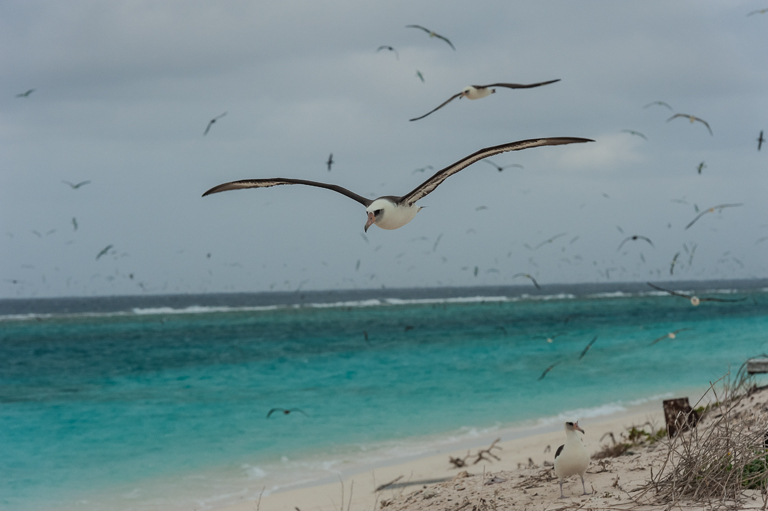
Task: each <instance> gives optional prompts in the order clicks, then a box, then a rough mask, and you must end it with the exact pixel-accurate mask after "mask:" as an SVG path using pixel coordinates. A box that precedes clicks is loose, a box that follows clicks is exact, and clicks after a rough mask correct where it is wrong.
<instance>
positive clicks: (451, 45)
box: [435, 34, 456, 51]
mask: <svg viewBox="0 0 768 511" xmlns="http://www.w3.org/2000/svg"><path fill="white" fill-rule="evenodd" d="M435 37H437V38H438V39H442V40H443V41H445V42H446V43H448V46H450V47H451V48H453V51H456V47H455V46H453V43H452V42H451V41H449V40H448V38H447V37H443V36H441V35H440V34H435Z"/></svg>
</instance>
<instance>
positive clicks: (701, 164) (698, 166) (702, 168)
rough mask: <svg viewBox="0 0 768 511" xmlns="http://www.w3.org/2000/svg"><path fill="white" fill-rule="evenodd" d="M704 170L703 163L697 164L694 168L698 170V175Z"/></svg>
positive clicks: (704, 165) (705, 165) (704, 164)
mask: <svg viewBox="0 0 768 511" xmlns="http://www.w3.org/2000/svg"><path fill="white" fill-rule="evenodd" d="M705 168H707V164H706V163H704V162H701V163H699V164H698V165H697V166H696V170H698V171H699V174H701V171H702V170H704V169H705Z"/></svg>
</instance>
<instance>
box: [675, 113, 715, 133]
mask: <svg viewBox="0 0 768 511" xmlns="http://www.w3.org/2000/svg"><path fill="white" fill-rule="evenodd" d="M678 117H685V118H686V119H688V120H689V121H691V124H693V121H699V122H700V123H702V124H703V125H704V126H706V127H707V129H708V130H709V134H710V135H714V133H712V128H710V127H709V123H708V122H707V121H705V120H704V119H700V118H699V117H696V116H695V115H688V114H675V115H673V116H672V117H670V118H669V119H667V122H669V121H671V120H672V119H676V118H678Z"/></svg>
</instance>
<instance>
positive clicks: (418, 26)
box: [405, 25, 456, 51]
mask: <svg viewBox="0 0 768 511" xmlns="http://www.w3.org/2000/svg"><path fill="white" fill-rule="evenodd" d="M405 28H418V29H420V30H423V31H424V32H426V33H427V34H429V37H437V38H438V39H442V40H443V41H445V42H446V43H448V46H450V47H451V48H453V51H456V48H455V47H454V46H453V43H452V42H451V41H449V40H448V38H447V37H443V36H441V35H440V34H438V33H437V32H434V31H432V30H430V29H428V28H424V27H422V26H421V25H406V26H405Z"/></svg>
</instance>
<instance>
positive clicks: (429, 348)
mask: <svg viewBox="0 0 768 511" xmlns="http://www.w3.org/2000/svg"><path fill="white" fill-rule="evenodd" d="M697 285H698V286H699V287H700V288H702V290H701V291H698V292H697V293H700V294H699V296H718V297H723V298H729V299H738V298H745V300H744V301H740V302H736V303H716V302H704V303H703V304H702V305H700V306H699V307H693V306H691V304H690V303H689V302H688V301H687V300H685V299H682V298H677V297H671V296H668V295H664V294H663V293H658V292H654V291H652V290H650V289H649V288H646V287H645V286H644V285H635V286H634V287H633V286H630V288H629V290H627V289H624V290H620V289H619V288H620V287H621V286H618V287H616V289H605V288H601V289H597V288H595V287H588V286H587V287H585V286H582V287H580V288H579V287H578V286H576V287H574V286H571V287H568V288H562V289H558V288H555V287H551V288H545V289H544V290H543V291H542V292H540V293H538V296H530V295H525V294H521V293H523V291H520V289H519V288H515V290H505V289H469V290H468V289H464V290H456V289H453V290H432V291H430V292H424V293H421V294H419V293H415V292H412V291H411V292H409V291H400V292H398V291H387V292H386V293H385V292H383V291H382V292H379V293H376V292H370V293H368V295H365V293H363V294H360V292H357V293H352V292H350V293H347V294H344V293H339V294H333V295H328V296H324V297H317V296H313V295H311V294H308V295H303V296H301V297H299V296H298V295H294V296H291V297H289V299H286V297H285V296H282V297H280V296H278V295H275V296H276V297H277V298H275V297H272V298H270V297H269V296H261V297H259V298H258V299H252V300H250V301H249V299H247V297H246V298H244V297H242V296H233V297H229V298H228V297H226V296H223V297H222V296H220V297H218V298H216V299H215V300H214V301H213V302H212V301H211V298H210V297H209V298H205V297H185V298H184V300H182V301H181V302H180V301H179V300H178V299H173V298H162V297H159V298H158V297H153V298H134V299H132V300H129V299H126V300H123V301H121V300H118V299H110V300H86V301H80V302H78V301H74V302H73V301H67V300H58V301H57V300H47V301H46V300H39V301H34V300H32V301H25V302H19V301H4V302H2V303H0V509H3V510H20V511H27V510H53V509H56V510H61V509H64V510H67V509H82V510H104V511H109V510H128V509H131V510H147V511H149V510H159V509H170V510H173V509H188V510H191V509H215V508H217V507H221V506H223V505H226V504H227V503H230V502H233V501H235V500H237V499H240V498H244V497H245V498H256V497H257V496H258V494H259V492H260V491H262V488H266V491H267V492H269V491H275V490H279V489H280V488H283V487H285V486H286V485H288V484H289V482H294V483H295V482H305V483H308V482H311V481H316V480H319V479H322V478H327V477H329V476H333V475H334V474H337V473H339V472H340V471H341V472H343V471H344V470H349V469H351V468H354V467H361V466H365V465H366V464H369V463H375V462H380V461H382V460H386V459H390V458H397V457H400V456H406V455H411V454H418V453H419V452H428V451H430V450H431V449H434V448H435V447H436V446H445V445H449V444H450V443H451V442H455V441H460V440H466V439H471V438H473V437H476V436H479V435H482V434H484V433H489V432H491V433H495V432H497V431H500V430H503V429H504V428H509V427H512V426H515V425H520V424H527V425H534V426H535V425H536V424H546V423H547V421H550V422H551V421H553V420H558V421H559V420H561V419H558V416H560V417H562V415H561V414H565V415H569V414H571V415H576V414H578V415H579V416H581V417H596V416H599V415H601V414H606V413H609V412H612V411H616V410H621V409H622V408H626V407H628V406H630V405H632V404H633V403H639V402H643V401H644V400H648V399H650V398H654V399H660V397H659V396H671V395H672V394H673V393H674V392H676V391H679V390H681V389H692V388H700V389H703V388H705V387H706V386H707V382H708V381H709V380H714V379H717V378H719V377H721V376H723V374H725V373H726V372H727V371H728V370H729V369H732V370H735V369H737V368H738V367H739V366H740V365H741V364H742V363H743V362H744V361H745V360H746V359H747V358H749V357H751V356H756V355H760V354H762V353H764V352H768V294H766V290H765V282H762V283H757V284H756V283H754V282H753V283H744V282H739V283H727V285H726V284H724V283H710V284H709V288H708V287H707V286H708V284H706V283H704V284H701V283H700V284H697ZM674 287H675V289H690V287H684V286H681V285H680V284H676V285H674ZM707 289H708V290H709V291H708V292H707ZM526 291H527V290H526ZM649 291H651V292H649ZM321 298H322V299H321ZM313 300H314V301H313ZM270 301H271V302H270ZM289 302H291V303H289ZM682 328H687V329H689V330H685V331H681V332H680V333H679V334H678V336H677V338H676V339H674V340H671V339H665V340H662V341H661V342H659V343H657V344H655V345H653V346H651V342H652V341H653V340H654V339H656V338H658V337H660V336H662V335H665V334H666V333H668V332H670V331H673V330H677V329H682ZM594 336H597V337H598V338H597V341H596V342H595V343H594V345H593V346H592V348H591V349H590V350H589V351H588V352H587V354H586V355H585V356H584V358H583V359H581V360H579V355H580V353H581V352H582V350H583V349H584V347H585V346H586V345H587V343H588V342H589V341H591V340H592V339H593V338H594ZM547 339H551V341H552V342H548V340H547ZM555 363H557V365H555V367H554V368H553V369H552V370H551V371H550V372H549V373H548V374H547V375H546V377H545V378H543V379H541V380H539V377H540V376H541V374H542V372H543V371H544V369H545V368H547V367H548V366H550V365H551V364H555ZM274 407H280V408H294V407H296V408H299V409H301V410H302V411H304V412H305V413H306V416H305V415H302V414H301V413H299V412H294V413H292V414H290V415H284V414H281V413H276V414H273V415H272V417H271V418H269V419H267V418H266V415H267V412H268V411H269V410H270V409H272V408H274Z"/></svg>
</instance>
